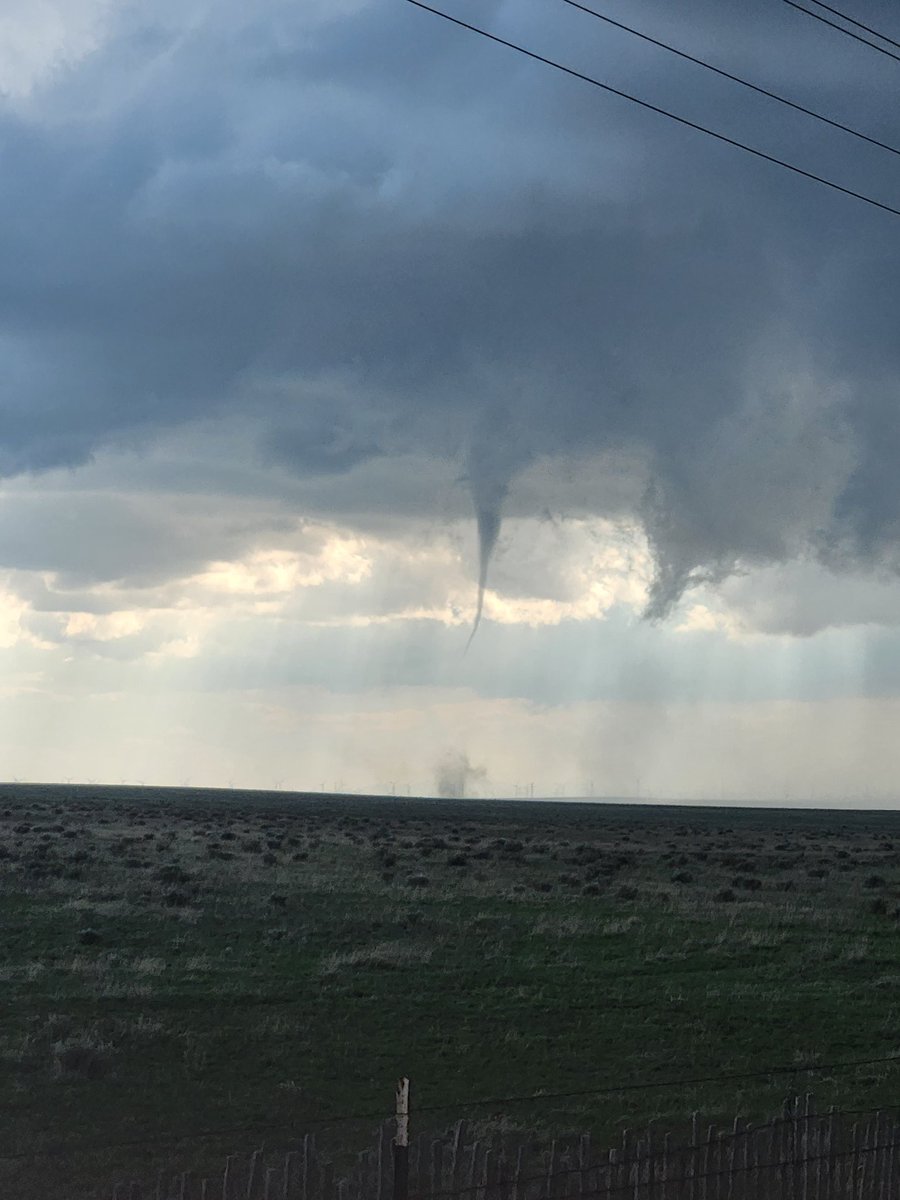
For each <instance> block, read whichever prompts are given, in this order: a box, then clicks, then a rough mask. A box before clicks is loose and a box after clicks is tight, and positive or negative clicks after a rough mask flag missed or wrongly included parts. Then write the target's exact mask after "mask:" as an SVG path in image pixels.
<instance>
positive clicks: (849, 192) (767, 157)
mask: <svg viewBox="0 0 900 1200" xmlns="http://www.w3.org/2000/svg"><path fill="white" fill-rule="evenodd" d="M407 3H408V4H413V5H415V7H416V8H421V9H424V10H425V11H426V12H430V13H433V14H434V15H435V16H436V17H441V18H442V19H443V20H445V21H449V22H450V23H451V24H453V25H458V26H459V27H460V28H461V29H468V30H469V31H470V32H471V33H476V34H478V35H479V37H483V38H487V39H488V41H491V42H496V43H497V44H498V45H499V46H506V47H507V48H508V49H509V50H515V51H516V52H517V53H518V54H523V55H524V56H525V57H526V58H531V59H533V60H534V61H535V62H540V63H543V64H544V65H545V66H547V67H553V68H554V69H555V70H557V71H562V72H563V73H564V74H566V75H571V76H572V78H573V79H580V80H582V81H583V82H584V83H590V84H592V85H593V86H594V87H598V88H601V89H602V90H603V91H604V92H609V93H610V94H611V95H613V96H619V97H620V98H621V99H623V100H629V101H630V102H631V103H632V104H638V105H640V107H641V108H646V109H648V110H649V111H650V112H655V113H658V114H659V115H660V116H662V117H668V118H669V120H670V121H677V122H678V124H679V125H685V126H687V128H688V129H695V130H696V131H697V132H698V133H705V134H706V135H707V136H708V137H712V138H715V139H716V140H717V141H719V142H724V143H725V144H726V145H728V146H734V147H735V149H737V150H743V151H744V152H745V153H746V154H752V155H754V157H756V158H761V159H763V160H764V161H765V162H770V163H774V164H775V166H778V167H784V169H785V170H786V171H792V172H793V173H794V174H795V175H801V176H803V178H804V179H811V180H812V181H813V182H814V183H821V184H822V185H823V187H827V188H831V189H832V190H833V191H835V192H841V193H842V194H843V195H845V196H851V197H852V198H853V199H854V200H861V201H862V202H863V203H864V204H869V205H871V206H872V207H873V208H880V209H881V210H882V211H883V212H888V213H890V214H891V215H892V216H895V217H900V208H894V207H893V206H892V205H890V204H885V203H883V202H882V201H881V200H875V199H873V197H871V196H866V195H864V194H863V193H862V192H856V191H853V189H852V188H847V187H844V186H843V185H842V184H840V183H835V182H834V181H833V180H831V179H826V178H824V176H822V175H815V174H814V173H813V172H812V171H805V170H804V169H803V168H802V167H797V166H795V165H794V164H793V163H789V162H786V161H785V160H784V159H782V158H776V157H775V156H774V155H772V154H766V152H765V151H764V150H757V149H756V148H755V147H754V146H748V145H747V144H746V142H739V141H737V140H736V139H735V138H731V137H728V136H727V135H726V134H724V133H718V132H717V131H716V130H714V129H709V128H708V127H707V126H705V125H700V124H698V123H697V122H696V121H691V120H689V119H688V118H687V117H681V116H678V115H677V114H676V113H672V112H669V110H668V109H665V108H661V107H660V106H659V105H657V104H651V103H650V101H649V100H641V99H640V98H639V97H638V96H632V95H630V94H629V93H628V92H623V91H621V90H620V89H619V88H615V87H613V86H612V85H611V84H609V83H603V82H602V81H601V80H599V79H595V78H594V77H593V76H592V75H586V74H584V72H582V71H576V70H575V68H574V67H567V66H564V65H563V63H560V62H557V61H556V60H555V59H552V58H547V57H546V56H545V55H543V54H538V53H537V52H536V51H534V50H528V49H526V48H525V47H524V46H520V45H518V44H517V43H516V42H510V41H507V39H506V38H502V37H500V36H499V35H498V34H496V33H489V32H488V31H487V30H486V29H482V28H480V26H478V25H471V24H469V22H468V21H463V20H461V19H460V18H459V17H453V16H451V15H450V14H449V13H446V12H443V11H442V10H441V9H439V8H432V7H431V5H430V4H425V3H424V2H423V0H407ZM785 3H793V0H785ZM803 11H807V10H805V9H804V10H803ZM895 57H896V56H895ZM898 61H900V57H898Z"/></svg>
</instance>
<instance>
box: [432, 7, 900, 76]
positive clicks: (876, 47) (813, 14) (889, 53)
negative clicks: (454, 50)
mask: <svg viewBox="0 0 900 1200" xmlns="http://www.w3.org/2000/svg"><path fill="white" fill-rule="evenodd" d="M411 2H412V3H414V2H415V0H411ZM784 3H785V4H788V5H790V7H791V8H796V10H797V12H802V13H806V15H807V16H808V17H812V19H813V20H814V21H821V22H822V24H823V25H830V26H831V28H832V29H836V30H837V31H838V33H844V34H846V35H847V37H851V38H853V39H854V40H855V41H857V42H862V44H863V45H864V46H869V47H870V48H871V49H872V50H877V51H878V52H879V54H886V55H887V56H888V58H893V59H894V60H895V61H896V62H900V54H894V52H893V51H892V50H888V49H886V48H885V47H884V46H879V45H878V43H877V42H870V41H869V39H868V38H864V37H860V35H859V34H858V33H854V32H853V30H852V29H845V28H844V26H843V25H838V23H837V21H831V20H829V19H828V17H823V16H822V14H821V13H817V12H813V11H812V10H811V9H809V8H804V7H803V5H802V4H798V3H797V0H784ZM810 3H811V4H815V3H817V0H810ZM822 7H823V8H828V6H827V5H826V4H823V5H822ZM828 11H829V12H835V11H836V10H835V9H833V8H832V9H829V10H828ZM839 15H840V16H843V13H841V14H839ZM845 20H850V18H849V17H847V18H845ZM857 23H858V22H855V21H854V24H857ZM862 28H865V26H862ZM875 36H876V37H881V34H880V33H878V34H876V35H875ZM884 40H885V41H886V42H890V41H891V40H892V39H891V38H885V39H884ZM893 44H894V45H896V44H897V43H896V42H894V43H893Z"/></svg>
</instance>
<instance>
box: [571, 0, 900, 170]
mask: <svg viewBox="0 0 900 1200" xmlns="http://www.w3.org/2000/svg"><path fill="white" fill-rule="evenodd" d="M562 2H563V4H568V5H569V7H570V8H577V9H579V10H580V11H581V12H583V13H587V14H588V15H589V16H592V17H596V18H597V20H598V21H604V22H606V24H607V25H612V26H613V27H614V28H616V29H621V30H623V31H624V32H625V33H630V34H633V35H634V37H637V38H641V40H642V41H645V42H649V43H650V44H651V45H652V46H658V47H659V48H660V49H661V50H668V51H669V53H670V54H677V55H678V57H679V58H683V59H685V60H686V61H687V62H691V63H695V64H696V65H697V66H698V67H705V69H706V70H707V71H712V72H714V74H716V75H720V76H721V77H722V78H723V79H730V80H731V81H732V83H739V84H740V85H741V86H742V87H745V88H750V90H751V91H754V92H759V94H760V95H761V96H768V98H769V99H770V100H777V101H778V103H779V104H784V105H786V106H787V107H788V108H793V109H794V110H795V111H796V112H801V113H804V114H805V115H806V116H808V117H813V118H814V119H815V120H816V121H822V122H823V123H824V124H826V125H830V126H831V127H832V128H833V129H840V130H842V131H843V132H844V133H849V134H851V135H852V136H853V137H855V138H860V139H861V140H862V141H864V142H869V143H870V144H871V145H873V146H878V147H880V148H881V149H882V150H888V151H890V153H891V154H897V155H900V150H898V149H897V147H896V146H891V145H889V144H888V143H887V142H882V141H879V140H878V138H874V137H870V136H869V135H868V134H867V133H861V132H860V130H858V129H853V128H852V127H851V126H850V125H844V124H842V123H841V122H840V121H835V120H832V118H831V117H826V116H824V115H823V114H822V113H818V112H815V110H814V109H811V108H806V107H805V106H804V105H802V104H797V103H796V102H795V101H794V100H788V99H787V97H785V96H779V95H778V93H777V92H771V91H769V89H768V88H764V87H760V86H759V84H756V83H751V82H750V81H749V79H742V78H741V77H740V76H739V75H733V74H732V73H731V72H730V71H725V70H723V69H722V68H721V67H715V66H713V64H712V63H708V62H706V60H705V59H702V58H697V57H695V56H694V55H693V54H688V53H687V51H685V50H678V49H677V48H676V47H675V46H670V45H669V44H668V43H667V42H661V41H660V40H659V39H658V38H655V37H651V36H650V35H649V34H648V33H641V31H640V30H639V29H632V28H631V26H630V25H625V24H623V23H622V22H621V21H616V20H613V18H612V17H608V16H606V14H605V13H600V12H597V10H596V9H593V8H589V7H588V6H587V5H586V4H580V3H579V2H578V0H562Z"/></svg>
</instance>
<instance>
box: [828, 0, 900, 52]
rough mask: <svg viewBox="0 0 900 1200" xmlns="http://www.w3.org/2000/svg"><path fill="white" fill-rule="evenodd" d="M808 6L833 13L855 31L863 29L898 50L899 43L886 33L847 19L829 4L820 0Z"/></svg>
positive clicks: (845, 15) (852, 19) (844, 14)
mask: <svg viewBox="0 0 900 1200" xmlns="http://www.w3.org/2000/svg"><path fill="white" fill-rule="evenodd" d="M809 3H810V4H815V6H816V8H824V9H825V11H826V12H830V13H834V15H835V16H836V17H840V18H841V20H842V21H848V22H849V23H850V24H851V25H855V26H856V28H857V29H864V30H865V31H866V33H871V34H872V35H873V36H874V37H877V38H881V40H882V41H883V42H888V43H889V44H890V45H891V46H896V47H897V49H898V50H900V42H898V41H895V40H894V38H892V37H888V36H887V34H886V33H879V32H878V30H877V29H873V28H872V26H871V25H864V24H863V23H862V21H857V19H856V18H855V17H848V16H847V14H846V13H844V12H841V11H840V9H838V8H832V7H831V5H830V4H823V2H822V0H809Z"/></svg>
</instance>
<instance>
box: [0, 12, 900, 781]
mask: <svg viewBox="0 0 900 1200" xmlns="http://www.w3.org/2000/svg"><path fill="white" fill-rule="evenodd" d="M444 7H445V9H446V11H448V12H451V13H453V14H455V15H458V16H460V17H462V18H465V19H468V20H473V21H476V22H478V23H480V24H481V25H483V26H484V27H485V28H487V29H490V30H491V31H494V32H496V33H498V34H499V35H501V36H503V37H505V38H507V39H510V40H512V41H517V42H520V43H521V44H523V45H526V46H528V47H529V48H531V49H534V50H536V51H538V52H540V53H543V54H545V55H548V56H550V57H555V58H558V59H561V60H562V61H565V62H566V63H568V64H570V65H572V66H573V67H575V68H576V69H578V70H581V71H585V72H588V73H589V74H592V75H595V76H597V77H598V78H601V79H604V80H607V81H608V82H609V83H611V84H612V85H613V86H615V87H617V88H620V89H622V90H624V91H626V92H631V93H633V94H636V95H639V96H641V97H643V98H645V99H647V100H649V101H650V102H652V103H654V104H657V105H659V106H661V107H663V108H667V109H670V110H672V111H673V112H677V113H680V114H682V115H684V116H686V117H688V118H690V119H692V120H695V121H699V122H701V123H705V124H708V125H711V126H712V127H714V128H716V129H719V130H721V131H722V132H724V133H727V134H728V135H729V136H732V137H735V138H737V139H739V140H742V141H746V142H748V143H749V144H751V145H754V146H757V147H759V148H760V149H762V150H765V151H766V152H768V153H771V154H773V155H775V156H776V157H780V158H784V159H787V160H789V161H791V162H794V163H796V164H797V165H800V166H802V167H803V168H804V169H807V170H811V171H813V172H816V173H818V174H823V175H826V176H828V177H829V178H832V179H834V180H836V181H838V182H841V183H842V184H844V185H845V186H848V187H851V188H853V189H854V190H859V191H863V192H865V193H867V194H869V195H872V196H876V197H878V198H879V199H881V200H883V201H884V202H885V203H889V204H893V205H895V206H900V160H898V159H897V157H896V156H894V155H891V154H890V153H889V152H888V151H886V150H883V149H879V148H877V147H873V146H871V145H865V144H863V143H861V142H859V141H857V140H854V139H853V138H852V137H850V136H848V135H846V134H842V133H840V132H839V131H836V130H834V129H832V128H828V127H826V126H824V125H821V124H818V123H816V122H814V121H812V120H811V119H810V118H808V117H804V116H803V115H802V114H799V113H796V112H791V111H789V110H788V109H786V108H784V107H781V106H779V105H777V104H775V103H774V102H772V101H770V100H767V99H765V98H764V97H761V96H758V95H754V94H751V93H750V92H747V91H745V90H742V89H740V88H738V87H737V86H736V85H734V84H731V83H727V81H724V80H722V79H719V78H716V77H714V76H712V75H710V74H709V73H707V72H704V71H703V70H701V69H700V68H699V67H696V66H692V65H691V64H688V63H685V62H682V61H679V60H677V59H675V58H673V57H671V56H668V55H666V54H665V53H664V52H663V51H662V50H659V49H656V48H654V47H651V46H648V45H646V44H644V43H641V42H639V41H637V40H635V39H631V38H629V37H628V35H626V34H625V33H622V32H620V31H616V30H613V29H611V28H609V27H608V26H605V25H602V24H601V23H600V22H598V21H596V20H594V19H592V18H591V17H590V16H588V15H586V14H584V13H578V12H575V11H573V10H572V9H571V7H567V6H565V5H563V4H562V3H559V2H557V0H479V2H477V3H476V2H475V0H447V3H446V4H445V5H444ZM602 11H604V12H606V13H608V14H609V15H611V16H614V17H616V18H618V19H620V20H624V21H626V22H628V23H631V24H633V25H634V26H635V27H637V28H639V29H642V30H644V31H646V32H648V33H651V34H653V35H654V36H655V37H658V38H660V39H662V40H664V41H668V42H670V43H671V44H673V45H676V46H678V47H679V48H682V49H685V50H687V51H689V52H691V53H692V54H695V55H698V56H700V57H704V58H707V59H708V60H709V61H711V62H714V63H715V64H716V65H718V66H721V67H722V68H724V69H727V70H729V71H732V72H734V73H736V74H738V75H741V76H743V77H745V78H748V79H752V80H753V81H754V82H756V83H758V84H759V85H760V86H765V87H767V88H769V89H771V90H774V91H775V92H778V93H780V94H784V95H787V96H789V97H790V98H791V99H793V100H795V101H797V102H798V103H802V104H804V105H806V106H807V107H809V108H812V109H815V110H817V111H821V112H824V113H826V114H827V115H829V116H831V117H833V118H835V119H838V120H841V121H842V122H844V123H846V124H849V125H852V126H853V127H855V128H858V129H861V130H863V131H864V132H866V133H867V134H869V135H871V136H873V137H877V138H878V139H879V140H881V141H883V142H886V143H900V122H898V118H897V114H898V112H900V105H898V103H897V101H898V92H900V74H898V69H900V68H898V64H897V63H896V62H893V61H891V60H890V59H888V58H886V57H884V56H881V55H878V54H876V53H875V52H874V51H871V50H869V49H867V48H866V47H864V46H861V45H859V44H858V43H855V42H853V41H852V40H851V39H849V38H845V37H842V36H841V35H840V34H838V33H836V32H835V31H833V30H829V29H827V28H826V27H824V26H822V25H819V24H817V23H815V22H812V21H809V20H808V19H806V18H804V17H803V16H802V14H798V13H797V12H796V11H794V10H792V9H791V8H790V7H789V6H787V5H784V4H781V3H779V2H778V0H766V2H765V3H762V4H759V5H751V6H748V5H746V4H743V3H741V2H740V0H715V2H713V0H686V2H685V3H684V4H680V5H678V6H672V5H670V4H667V3H665V2H664V0H631V2H628V3H626V2H625V0H609V2H608V3H605V4H604V5H603V6H602ZM854 12H855V14H856V15H857V16H858V17H859V19H861V20H865V21H866V22H867V23H869V24H873V25H874V26H875V27H880V28H883V29H884V31H885V32H887V33H891V34H892V35H893V36H900V25H897V23H896V14H895V13H894V12H893V11H892V7H891V6H890V5H888V4H886V3H884V2H883V0H866V2H865V3H863V0H860V3H859V5H858V6H857V7H856V8H855V9H854ZM892 18H893V19H894V24H893V25H892V24H891V21H892ZM0 141H2V146H3V159H4V167H3V177H2V180H0V261H2V263H3V271H2V272H0V371H2V378H3V380H4V387H3V392H2V397H0V777H5V778H9V779H12V778H22V779H29V780H42V781H49V780H60V781H63V780H66V779H71V780H97V781H102V782H109V783H118V782H120V781H129V782H137V781H138V780H141V781H144V782H146V783H159V784H179V783H185V782H188V781H190V782H191V783H192V784H193V785H196V786H200V785H210V786H228V785H229V784H230V783H234V784H235V785H239V786H246V787H256V786H258V787H263V788H265V787H271V786H282V787H285V788H296V789H303V788H309V789H319V788H323V787H324V788H326V789H332V788H340V789H344V790H359V791H382V790H383V791H390V790H391V789H392V788H396V789H397V790H399V791H405V790H406V789H407V788H409V789H410V790H411V791H412V792H413V793H422V792H424V793H429V792H432V791H433V790H434V789H435V787H436V786H437V781H438V779H439V776H440V771H441V764H442V763H445V762H446V761H447V756H448V755H450V756H451V757H452V756H455V757H456V760H457V761H461V762H468V763H469V764H471V766H472V768H473V771H472V773H471V776H470V785H471V787H472V788H473V789H475V790H480V791H481V792H482V793H484V794H514V793H515V791H516V790H517V789H521V788H524V787H525V786H526V785H528V784H529V783H534V786H535V792H536V794H540V793H543V794H546V795H551V796H553V795H557V794H566V795H570V796H571V795H576V794H587V793H593V794H597V795H602V794H608V795H640V796H656V797H663V796H665V797H676V798H695V799H701V800H703V799H717V798H722V799H725V800H731V801H734V800H738V799H744V798H758V799H761V800H766V801H773V800H783V799H785V798H793V799H800V798H803V799H814V800H817V801H821V802H828V803H832V802H840V801H842V800H849V801H851V802H865V803H872V804H894V803H896V802H897V801H898V799H900V787H898V782H897V781H898V780H900V737H898V736H897V734H896V729H897V726H898V717H900V580H898V566H900V471H898V469H897V463H898V454H900V394H898V382H900V338H898V335H897V331H898V329H900V218H897V217H894V216H891V215H890V214H888V213H884V212H878V211H875V210H873V209H871V208H868V207H866V206H865V205H863V204H861V203H859V202H857V201H854V200H852V199H851V198H848V197H844V196H840V195H837V194H834V193H831V192H829V191H828V190H827V189H825V188H823V187H821V186H818V185H816V184H814V183H812V182H809V181H807V180H803V179H800V178H797V177H795V176H792V175H790V174H789V173H788V172H785V171H783V170H780V169H779V168H778V167H776V166H772V165H769V164H766V163H763V162H760V161H758V160H755V159H752V158H750V157H748V156H746V155H743V154H741V153H740V152H739V151H737V150H735V149H733V148H730V147H728V146H724V145H721V144H718V143H716V142H714V141H713V140H711V139H709V138H705V137H703V136H702V135H701V134H698V133H696V132H693V131H691V130H688V129H684V128H680V127H678V126H676V125H673V124H671V123H669V122H667V121H666V120H665V119H664V118H662V117H660V116H657V115H655V114H653V113H649V112H646V111H642V110H640V109H639V108H637V107H635V106H631V105H629V104H627V103H626V102H625V101H622V100H620V99H617V98H615V97H613V96H609V95H606V94H603V93H602V92H600V91H598V90H597V89H594V88H591V87H589V86H588V85H586V84H584V83H580V82H578V81H577V80H573V79H570V78H566V77H564V76H562V75H559V74H555V73H554V72H552V71H551V70H550V69H549V68H547V67H544V66H541V65H540V64H537V63H534V62H528V61H526V60H525V59H523V58H521V57H519V56H517V55H515V54H513V53H512V52H511V51H509V50H506V49H504V48H502V47H500V46H497V45H491V44H488V43H486V42H484V41H483V40H481V39H478V38H476V37H475V36H474V35H472V34H470V33H467V32H465V31H463V30H460V29H458V28H453V27H452V26H450V25H448V24H447V23H446V22H443V21H441V20H439V19H438V18H436V17H433V16H432V15H430V14H428V13H425V12H423V11H421V10H419V9H416V8H415V7H413V6H412V5H409V4H406V3H405V2H403V0H344V2H342V3H338V2H336V0H335V2H329V3H325V2H324V0H322V2H317V3H315V4H311V3H308V4H299V5H298V4H296V3H295V2H290V3H289V2H288V0H255V3H253V4H252V5H246V4H238V3H237V2H236V0H179V2H178V3H177V4H176V3H174V2H172V3H162V2H160V0H119V2H117V0H66V2H65V3H63V0H40V2H38V3H35V2H34V0H29V2H28V3H25V2H24V0H21V2H20V0H7V2H6V3H5V4H4V7H3V13H2V14H0ZM476 507H477V508H478V509H479V511H481V512H485V511H489V512H490V513H492V514H493V515H494V516H498V517H500V518H501V525H500V531H499V537H498V538H497V542H496V546H495V547H494V548H493V554H492V556H491V561H490V565H489V571H488V579H487V592H486V597H485V606H484V621H483V623H482V625H481V627H480V629H479V631H478V634H477V636H476V638H475V639H474V641H473V643H472V646H471V649H470V650H469V651H468V653H466V654H464V649H465V646H466V640H467V638H468V634H469V630H470V628H471V624H472V621H473V618H474V616H475V611H476V598H477V579H478V571H479V547H478V538H477V529H476V521H475V509H476ZM484 528H486V527H485V526H483V529H482V532H484ZM488 549H490V547H488ZM648 611H649V612H650V613H651V615H652V619H647V616H646V614H647V612H648Z"/></svg>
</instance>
